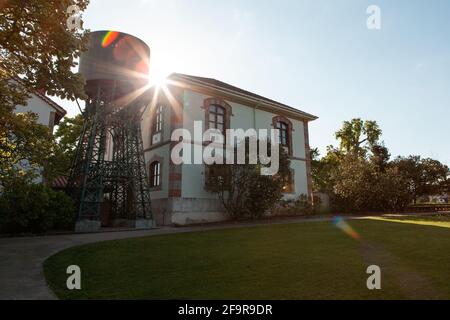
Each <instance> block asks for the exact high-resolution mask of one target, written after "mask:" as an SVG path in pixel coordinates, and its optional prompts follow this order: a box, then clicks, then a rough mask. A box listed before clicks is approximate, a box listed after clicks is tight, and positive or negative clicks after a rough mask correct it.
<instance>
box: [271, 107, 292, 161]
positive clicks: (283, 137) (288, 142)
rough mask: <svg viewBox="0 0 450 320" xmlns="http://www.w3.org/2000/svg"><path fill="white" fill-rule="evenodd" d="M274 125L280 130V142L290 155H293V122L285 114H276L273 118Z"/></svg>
mask: <svg viewBox="0 0 450 320" xmlns="http://www.w3.org/2000/svg"><path fill="white" fill-rule="evenodd" d="M272 126H273V128H274V129H277V130H278V137H277V138H278V143H279V144H280V145H281V146H282V147H283V148H284V149H285V150H286V152H287V153H288V155H289V156H292V155H293V152H292V151H293V150H292V131H293V130H294V129H293V127H292V122H291V121H290V120H289V119H288V118H286V117H283V116H276V117H273V119H272Z"/></svg>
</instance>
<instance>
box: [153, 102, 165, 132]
mask: <svg viewBox="0 0 450 320" xmlns="http://www.w3.org/2000/svg"><path fill="white" fill-rule="evenodd" d="M162 129H163V106H162V105H157V106H156V109H155V115H154V117H153V132H154V133H155V132H160V131H162Z"/></svg>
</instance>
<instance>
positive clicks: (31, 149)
mask: <svg viewBox="0 0 450 320" xmlns="http://www.w3.org/2000/svg"><path fill="white" fill-rule="evenodd" d="M13 118H14V121H2V123H1V129H0V144H1V150H0V185H1V186H2V187H5V186H6V185H8V184H9V183H10V182H11V180H14V179H23V180H25V181H32V180H33V179H34V178H35V177H36V176H37V175H38V174H40V173H41V171H42V168H43V167H44V166H45V165H46V164H47V162H48V161H49V159H50V158H51V156H52V154H53V153H54V152H55V150H56V148H57V146H56V143H55V141H54V138H53V136H52V133H51V132H50V129H49V128H48V127H47V126H44V125H40V124H37V123H36V120H37V115H36V114H34V113H22V114H14V115H13ZM2 120H3V119H2Z"/></svg>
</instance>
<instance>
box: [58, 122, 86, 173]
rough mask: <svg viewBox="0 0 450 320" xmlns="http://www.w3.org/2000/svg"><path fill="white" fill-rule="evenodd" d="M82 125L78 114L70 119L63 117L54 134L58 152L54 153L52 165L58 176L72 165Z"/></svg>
mask: <svg viewBox="0 0 450 320" xmlns="http://www.w3.org/2000/svg"><path fill="white" fill-rule="evenodd" d="M83 123H84V118H83V115H81V114H78V115H76V116H75V117H72V118H70V117H65V118H64V119H63V120H62V121H61V122H60V124H59V125H58V129H57V130H56V133H55V137H56V140H57V142H58V150H57V152H56V153H55V158H54V163H53V165H54V167H55V168H56V169H57V171H58V172H59V173H60V174H61V173H67V172H68V171H69V169H70V167H71V165H72V161H73V158H74V157H75V150H76V147H77V144H78V140H79V139H80V136H81V133H82V130H83Z"/></svg>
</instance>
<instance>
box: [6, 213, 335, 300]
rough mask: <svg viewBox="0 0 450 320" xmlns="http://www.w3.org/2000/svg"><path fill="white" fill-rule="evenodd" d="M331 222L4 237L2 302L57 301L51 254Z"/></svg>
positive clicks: (250, 224) (259, 222) (317, 219)
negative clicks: (103, 244) (49, 269)
mask: <svg viewBox="0 0 450 320" xmlns="http://www.w3.org/2000/svg"><path fill="white" fill-rule="evenodd" d="M330 219H331V218H313V219H305V218H291V219H282V220H277V221H258V222H244V223H230V224H216V225H204V226H193V227H183V228H172V227H164V228H160V229H152V230H139V231H122V232H102V233H94V234H66V235H52V236H42V237H24V238H0V299H1V300H15V299H56V296H55V295H54V294H53V293H52V292H51V290H50V289H49V288H48V287H47V283H46V281H45V278H44V272H43V268H42V264H43V262H44V261H45V260H46V259H47V258H48V257H50V256H51V255H53V254H55V253H57V252H59V251H61V250H63V249H66V248H69V247H73V246H77V245H82V244H86V243H92V242H99V241H106V240H114V239H125V238H135V237H144V236H152V235H161V234H171V233H182V232H193V231H206V230H214V229H226V228H242V227H249V226H258V225H265V224H285V223H301V222H309V221H328V220H330Z"/></svg>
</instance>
